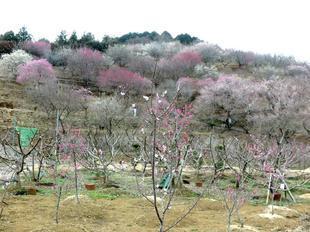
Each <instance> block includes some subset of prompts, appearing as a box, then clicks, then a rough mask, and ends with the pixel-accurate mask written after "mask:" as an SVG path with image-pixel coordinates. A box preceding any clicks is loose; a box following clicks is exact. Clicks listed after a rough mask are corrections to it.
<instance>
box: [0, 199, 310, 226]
mask: <svg viewBox="0 0 310 232" xmlns="http://www.w3.org/2000/svg"><path fill="white" fill-rule="evenodd" d="M55 201H56V199H55V198H54V197H53V196H49V197H47V196H39V195H36V196H19V197H12V198H11V199H10V200H9V201H8V203H9V206H8V207H6V208H5V213H4V217H3V218H2V219H1V220H0V231H8V232H10V231H11V232H13V231H14V232H16V231H18V232H26V231H36V232H38V231H68V232H69V231H94V232H95V231H126V232H136V231H146V232H147V231H156V230H157V220H156V218H155V214H154V212H153V209H152V207H151V205H150V204H149V203H148V202H146V201H145V200H142V199H141V198H117V199H115V200H106V199H97V200H93V199H90V198H81V204H80V205H78V204H76V203H75V201H74V199H72V200H66V201H63V202H62V204H61V208H60V223H59V224H58V225H57V224H55V222H54V208H55ZM186 206H187V203H186V201H184V200H180V201H179V202H177V204H176V205H173V207H172V209H171V213H170V214H169V217H168V222H169V223H171V222H172V221H173V220H174V219H175V218H177V217H178V216H179V215H180V214H181V213H182V211H183V210H184V208H185V207H186ZM265 210H266V207H265V206H253V205H245V206H244V207H243V208H242V210H241V215H242V216H243V217H244V219H245V225H246V227H245V228H244V229H243V230H241V231H250V230H252V231H288V230H293V229H295V228H297V227H300V226H301V222H300V220H299V217H301V216H302V215H304V214H305V213H306V212H309V211H310V205H309V204H296V205H294V207H293V210H294V215H293V216H292V214H291V213H289V214H288V213H287V211H285V210H278V211H277V214H281V216H282V217H283V218H280V219H279V218H274V219H272V220H270V219H268V218H261V217H259V214H260V213H263V212H265ZM281 212H284V213H281ZM288 212H292V211H291V210H288ZM233 224H234V225H237V224H238V223H237V220H235V221H234V222H233ZM234 228H235V230H234V231H240V230H239V229H238V227H237V226H234ZM225 229H226V222H225V211H224V209H223V206H222V203H221V202H219V201H211V200H208V199H203V200H201V201H200V202H199V204H198V206H197V208H196V209H195V210H194V211H193V212H192V214H191V215H190V216H189V217H187V218H186V219H185V220H184V221H183V222H182V223H181V224H180V225H178V226H177V227H176V228H175V229H174V230H172V231H211V232H213V231H214V232H216V231H219V232H220V231H225Z"/></svg>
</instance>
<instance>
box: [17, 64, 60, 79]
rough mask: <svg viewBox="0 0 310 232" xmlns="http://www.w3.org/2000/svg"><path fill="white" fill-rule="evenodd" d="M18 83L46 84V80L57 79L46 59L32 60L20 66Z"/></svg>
mask: <svg viewBox="0 0 310 232" xmlns="http://www.w3.org/2000/svg"><path fill="white" fill-rule="evenodd" d="M17 72H18V76H17V78H16V82H18V83H21V84H22V83H26V82H32V81H36V82H42V81H43V82H44V81H45V80H46V79H55V78H56V75H55V72H54V70H53V67H52V65H51V64H50V63H49V62H48V61H47V60H46V59H40V60H32V61H29V62H27V63H26V64H22V65H20V66H18V70H17Z"/></svg>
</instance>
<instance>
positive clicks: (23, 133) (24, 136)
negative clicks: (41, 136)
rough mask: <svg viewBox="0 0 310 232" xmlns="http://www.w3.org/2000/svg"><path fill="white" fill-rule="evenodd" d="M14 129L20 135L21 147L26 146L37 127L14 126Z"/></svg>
mask: <svg viewBox="0 0 310 232" xmlns="http://www.w3.org/2000/svg"><path fill="white" fill-rule="evenodd" d="M16 131H17V132H18V133H19V135H20V143H21V146H22V147H28V146H29V145H30V142H31V140H32V139H33V137H34V136H35V135H36V133H37V131H38V129H37V128H27V127H16Z"/></svg>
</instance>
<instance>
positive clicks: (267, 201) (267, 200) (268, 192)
mask: <svg viewBox="0 0 310 232" xmlns="http://www.w3.org/2000/svg"><path fill="white" fill-rule="evenodd" d="M271 178H272V173H271V172H270V176H269V183H268V190H267V198H266V205H268V203H269V195H270V188H271Z"/></svg>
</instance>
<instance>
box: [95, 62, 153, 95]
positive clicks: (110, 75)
mask: <svg viewBox="0 0 310 232" xmlns="http://www.w3.org/2000/svg"><path fill="white" fill-rule="evenodd" d="M98 85H99V86H100V87H101V88H102V89H103V90H105V91H109V92H111V91H123V92H130V93H132V94H139V93H145V92H147V91H148V90H149V89H150V88H151V85H152V82H151V81H150V80H148V79H146V78H144V77H142V76H140V75H139V74H137V73H134V72H131V71H129V70H128V69H126V68H120V67H113V68H110V69H108V70H106V71H103V72H101V74H100V76H99V78H98Z"/></svg>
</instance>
